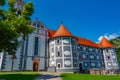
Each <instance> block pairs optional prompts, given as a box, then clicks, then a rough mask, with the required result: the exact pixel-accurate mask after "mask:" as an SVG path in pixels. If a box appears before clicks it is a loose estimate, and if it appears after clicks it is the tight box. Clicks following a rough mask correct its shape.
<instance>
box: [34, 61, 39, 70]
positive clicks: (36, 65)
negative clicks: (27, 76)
mask: <svg viewBox="0 0 120 80" xmlns="http://www.w3.org/2000/svg"><path fill="white" fill-rule="evenodd" d="M33 71H34V72H35V71H38V63H37V62H34V63H33Z"/></svg>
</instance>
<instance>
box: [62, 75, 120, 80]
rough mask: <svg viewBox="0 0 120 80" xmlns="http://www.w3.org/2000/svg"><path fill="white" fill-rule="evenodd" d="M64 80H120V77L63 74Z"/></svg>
mask: <svg viewBox="0 0 120 80" xmlns="http://www.w3.org/2000/svg"><path fill="white" fill-rule="evenodd" d="M61 76H62V79H63V80H120V75H90V74H70V73H63V74H61Z"/></svg>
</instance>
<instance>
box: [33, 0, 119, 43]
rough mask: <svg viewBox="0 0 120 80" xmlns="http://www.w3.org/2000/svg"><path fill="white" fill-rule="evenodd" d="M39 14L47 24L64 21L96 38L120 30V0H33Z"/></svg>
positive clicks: (73, 29) (53, 26)
mask: <svg viewBox="0 0 120 80" xmlns="http://www.w3.org/2000/svg"><path fill="white" fill-rule="evenodd" d="M33 1H34V5H35V13H34V14H33V15H32V20H35V19H36V17H37V18H38V19H39V20H40V21H42V22H43V23H44V24H45V25H46V26H47V27H48V28H50V29H54V30H57V29H58V28H59V26H60V24H61V21H63V22H64V25H65V26H66V27H67V29H68V30H69V31H70V32H71V33H72V34H74V35H76V36H80V37H84V38H88V39H90V40H93V41H95V42H97V41H98V38H99V37H100V36H101V35H105V34H106V33H107V36H108V37H109V36H110V35H112V34H114V33H115V34H117V35H119V32H120V0H33Z"/></svg>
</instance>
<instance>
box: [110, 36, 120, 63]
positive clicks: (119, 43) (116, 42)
mask: <svg viewBox="0 0 120 80" xmlns="http://www.w3.org/2000/svg"><path fill="white" fill-rule="evenodd" d="M110 42H111V43H112V44H113V45H114V46H115V48H116V52H117V57H118V61H119V64H120V37H117V38H116V39H112V40H110Z"/></svg>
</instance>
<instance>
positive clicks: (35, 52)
mask: <svg viewBox="0 0 120 80" xmlns="http://www.w3.org/2000/svg"><path fill="white" fill-rule="evenodd" d="M38 40H39V38H38V37H35V43H34V44H35V45H34V55H38Z"/></svg>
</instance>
